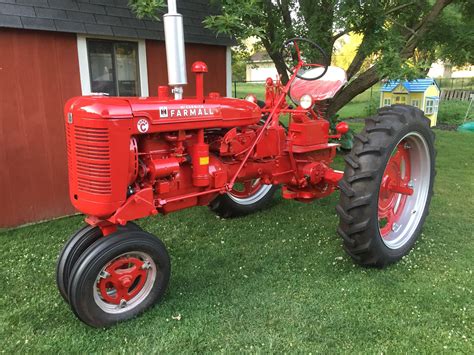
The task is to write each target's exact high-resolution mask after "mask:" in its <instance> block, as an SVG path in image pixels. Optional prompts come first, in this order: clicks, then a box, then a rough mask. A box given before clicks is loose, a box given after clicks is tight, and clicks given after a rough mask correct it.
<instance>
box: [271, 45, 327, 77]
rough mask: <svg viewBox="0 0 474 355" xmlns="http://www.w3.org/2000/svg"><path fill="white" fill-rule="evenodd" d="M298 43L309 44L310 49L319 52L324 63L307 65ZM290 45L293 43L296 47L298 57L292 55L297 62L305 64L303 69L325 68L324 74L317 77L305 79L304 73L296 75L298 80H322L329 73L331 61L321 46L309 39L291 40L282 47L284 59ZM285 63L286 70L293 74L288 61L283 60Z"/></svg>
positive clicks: (281, 51) (281, 52)
mask: <svg viewBox="0 0 474 355" xmlns="http://www.w3.org/2000/svg"><path fill="white" fill-rule="evenodd" d="M298 42H304V43H307V44H308V45H309V46H310V48H311V47H312V49H316V52H319V54H320V55H321V61H322V63H305V61H304V60H303V58H302V57H301V54H302V52H301V50H300V48H299V46H298ZM290 43H293V46H294V48H295V51H296V57H295V56H294V55H292V56H293V58H294V59H295V60H298V62H299V63H303V65H302V68H303V67H313V68H318V67H319V68H323V71H322V73H320V74H318V75H317V76H315V77H305V76H303V75H304V73H303V74H301V75H300V74H298V73H295V75H296V77H297V78H299V79H301V80H310V81H311V80H317V79H320V78H322V77H323V76H324V74H326V72H327V71H328V66H329V59H328V56H327V54H326V52H325V51H324V50H323V49H322V48H321V47H320V46H319V45H317V44H316V43H314V42H313V41H311V40H309V39H307V38H301V37H295V38H290V39H289V40H287V41H285V42H284V43H283V45H282V46H281V48H280V54H281V55H282V57H283V58H285V49H287V47H288V45H289V44H290ZM283 61H284V63H285V67H286V70H288V72H289V73H293V69H292V68H290V67H289V66H288V63H287V61H285V60H283Z"/></svg>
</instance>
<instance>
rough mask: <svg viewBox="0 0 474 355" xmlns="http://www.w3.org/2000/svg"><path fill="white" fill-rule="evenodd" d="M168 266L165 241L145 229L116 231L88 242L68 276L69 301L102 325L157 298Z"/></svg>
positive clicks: (82, 316) (132, 314) (165, 281)
mask: <svg viewBox="0 0 474 355" xmlns="http://www.w3.org/2000/svg"><path fill="white" fill-rule="evenodd" d="M170 272H171V265H170V258H169V255H168V252H167V250H166V247H165V246H164V244H163V243H162V242H161V241H160V240H159V239H158V238H156V237H155V236H153V235H151V234H149V233H147V232H144V231H117V232H116V233H113V234H111V235H109V236H107V237H106V238H101V239H99V240H98V241H97V242H95V243H94V244H93V245H92V246H91V247H89V248H88V249H87V250H86V251H85V252H84V253H83V254H82V255H81V257H80V258H79V260H78V261H77V262H76V264H75V266H74V269H73V270H72V273H71V279H70V281H69V287H68V294H69V303H70V305H71V308H72V310H73V311H74V313H75V314H76V315H77V316H78V317H79V319H80V320H82V321H83V322H84V323H86V324H88V325H90V326H92V327H96V328H100V327H109V326H112V325H114V324H116V323H118V322H121V321H124V320H127V319H130V318H133V317H135V316H137V315H139V314H140V313H142V312H143V311H145V310H146V309H148V308H149V307H151V306H153V305H154V304H155V303H157V302H158V301H159V300H160V299H161V298H162V297H163V294H164V292H165V290H166V288H167V285H168V282H169V278H170Z"/></svg>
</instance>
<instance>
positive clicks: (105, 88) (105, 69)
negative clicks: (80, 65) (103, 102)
mask: <svg viewBox="0 0 474 355" xmlns="http://www.w3.org/2000/svg"><path fill="white" fill-rule="evenodd" d="M87 49H88V51H89V68H90V69H89V70H90V76H91V91H92V92H103V93H108V94H109V95H111V96H115V95H117V93H116V90H115V74H114V58H113V43H112V42H107V41H88V42H87Z"/></svg>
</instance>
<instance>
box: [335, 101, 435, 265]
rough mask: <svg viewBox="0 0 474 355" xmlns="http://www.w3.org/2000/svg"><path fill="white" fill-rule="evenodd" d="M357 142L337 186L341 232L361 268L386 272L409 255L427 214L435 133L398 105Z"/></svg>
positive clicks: (387, 110)
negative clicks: (370, 267) (387, 267)
mask: <svg viewBox="0 0 474 355" xmlns="http://www.w3.org/2000/svg"><path fill="white" fill-rule="evenodd" d="M355 138H356V141H355V144H354V148H353V149H352V151H351V153H350V154H348V155H346V157H345V161H346V168H345V171H344V177H343V179H342V180H341V181H340V183H339V187H340V190H341V196H340V202H339V205H338V206H337V207H336V210H337V212H338V214H339V217H340V224H339V228H338V232H339V234H340V235H341V236H342V238H343V243H344V248H345V250H346V251H347V253H348V254H349V255H350V256H351V257H352V258H353V259H354V260H355V261H356V262H357V263H359V264H362V265H366V266H378V267H383V266H386V265H388V264H391V263H394V262H396V261H398V260H400V259H401V258H402V257H403V256H404V255H406V254H407V253H408V252H409V251H410V249H411V248H412V247H413V245H414V243H415V242H416V240H417V239H418V236H419V235H420V233H421V228H422V226H423V224H424V221H425V218H426V216H427V215H428V210H429V205H430V201H431V196H432V195H433V183H434V176H435V149H434V133H433V132H432V130H431V129H430V127H429V120H428V119H427V118H426V117H424V115H423V112H422V111H421V110H419V109H417V108H414V107H411V106H404V105H394V106H390V107H386V108H382V109H380V110H379V112H378V114H377V115H376V116H374V117H370V118H368V119H367V120H366V126H365V128H364V130H363V131H362V132H361V133H360V134H358V135H356V136H355Z"/></svg>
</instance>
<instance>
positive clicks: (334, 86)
mask: <svg viewBox="0 0 474 355" xmlns="http://www.w3.org/2000/svg"><path fill="white" fill-rule="evenodd" d="M323 70H324V68H323V67H317V68H313V69H310V70H308V71H306V72H305V73H304V74H303V75H302V76H303V77H305V78H314V77H317V76H318V75H320V73H321V72H322V71H323ZM346 83H347V76H346V72H345V71H344V69H342V68H339V67H335V66H329V67H328V70H327V72H326V74H324V76H323V77H322V78H320V79H318V80H303V79H299V78H296V79H295V81H294V82H293V85H292V87H291V91H290V94H291V98H292V99H293V101H296V102H298V101H299V99H300V98H301V96H303V95H306V94H308V95H311V97H312V98H313V100H315V101H322V100H327V99H330V98H332V97H334V95H336V93H337V92H338V91H339V90H340V89H341V88H342V87H343V86H344V85H345V84H346Z"/></svg>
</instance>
